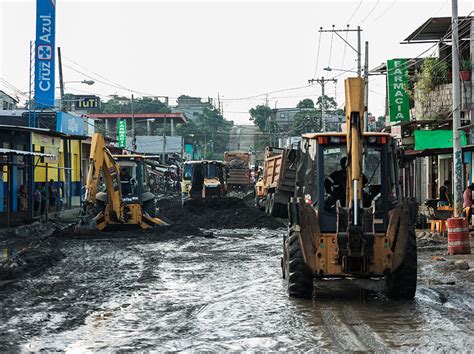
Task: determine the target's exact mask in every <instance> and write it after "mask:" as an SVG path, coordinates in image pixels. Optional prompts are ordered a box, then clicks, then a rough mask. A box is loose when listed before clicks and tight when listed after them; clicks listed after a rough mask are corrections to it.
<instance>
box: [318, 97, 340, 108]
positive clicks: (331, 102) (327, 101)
mask: <svg viewBox="0 0 474 354" xmlns="http://www.w3.org/2000/svg"><path fill="white" fill-rule="evenodd" d="M322 102H323V96H319V97H318V100H317V101H316V108H317V109H319V110H321V106H322ZM336 108H337V103H336V100H335V99H334V98H332V97H329V96H326V95H324V110H326V111H327V110H330V109H336Z"/></svg>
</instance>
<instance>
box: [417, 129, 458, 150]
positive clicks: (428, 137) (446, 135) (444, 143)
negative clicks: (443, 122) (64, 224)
mask: <svg viewBox="0 0 474 354" xmlns="http://www.w3.org/2000/svg"><path fill="white" fill-rule="evenodd" d="M414 133H415V150H426V149H443V148H452V147H453V131H452V130H415V132H414ZM464 145H466V134H465V133H464V132H461V146H464Z"/></svg>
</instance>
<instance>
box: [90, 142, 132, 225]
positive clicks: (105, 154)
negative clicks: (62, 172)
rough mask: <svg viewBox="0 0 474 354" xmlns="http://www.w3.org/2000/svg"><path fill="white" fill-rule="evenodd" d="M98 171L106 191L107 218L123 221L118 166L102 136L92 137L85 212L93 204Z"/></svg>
mask: <svg viewBox="0 0 474 354" xmlns="http://www.w3.org/2000/svg"><path fill="white" fill-rule="evenodd" d="M100 171H102V175H103V176H104V181H105V186H106V189H107V198H108V203H107V205H108V207H107V209H108V211H109V213H110V215H109V217H110V218H111V219H114V220H116V221H122V222H123V221H124V215H123V213H124V211H123V205H122V192H121V188H120V166H119V165H118V164H117V163H116V162H115V160H114V158H113V157H112V154H111V153H110V151H109V149H107V147H106V146H105V140H104V137H103V135H102V134H99V133H95V134H94V135H93V136H92V144H91V152H90V155H89V172H88V174H87V184H86V194H85V200H84V202H85V203H86V210H88V209H87V208H92V207H93V206H94V203H95V198H96V194H97V187H98V185H99V176H100Z"/></svg>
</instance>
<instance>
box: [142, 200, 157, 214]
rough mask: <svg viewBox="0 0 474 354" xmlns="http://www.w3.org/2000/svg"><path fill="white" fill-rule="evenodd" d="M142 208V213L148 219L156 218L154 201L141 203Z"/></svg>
mask: <svg viewBox="0 0 474 354" xmlns="http://www.w3.org/2000/svg"><path fill="white" fill-rule="evenodd" d="M142 208H143V211H144V212H145V213H147V214H148V215H149V216H150V217H152V218H154V217H156V205H155V199H150V200H147V201H145V202H143V206H142Z"/></svg>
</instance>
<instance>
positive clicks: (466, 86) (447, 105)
mask: <svg viewBox="0 0 474 354" xmlns="http://www.w3.org/2000/svg"><path fill="white" fill-rule="evenodd" d="M471 101H472V100H471V81H461V110H462V111H466V118H467V116H468V113H467V111H469V110H470V108H471ZM452 110H453V85H452V84H443V85H438V86H436V87H435V88H434V89H433V91H431V92H430V93H428V94H423V93H422V92H421V91H420V90H419V89H416V88H415V108H414V111H413V114H414V118H415V119H417V120H419V119H438V118H440V117H447V116H448V115H449V114H450V113H451V111H452Z"/></svg>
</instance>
